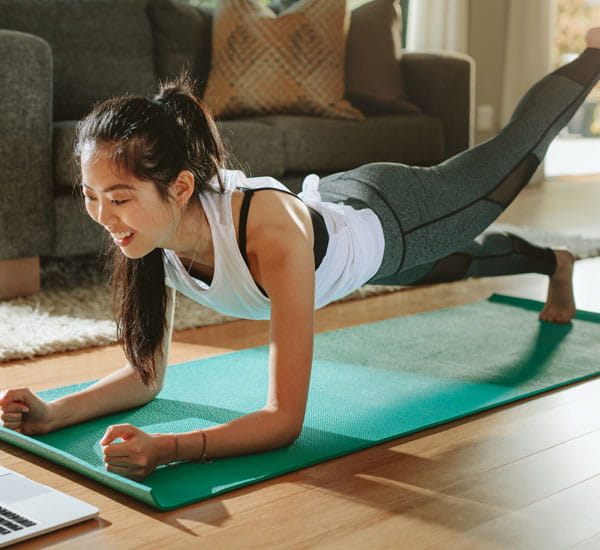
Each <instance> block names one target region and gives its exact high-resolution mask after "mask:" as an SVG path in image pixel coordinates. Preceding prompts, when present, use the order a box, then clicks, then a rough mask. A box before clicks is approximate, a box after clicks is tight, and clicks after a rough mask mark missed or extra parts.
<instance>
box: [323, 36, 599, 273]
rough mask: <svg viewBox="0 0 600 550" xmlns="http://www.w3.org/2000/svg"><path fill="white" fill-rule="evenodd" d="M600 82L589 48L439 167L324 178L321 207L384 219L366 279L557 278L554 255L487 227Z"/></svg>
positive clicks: (374, 169) (372, 168)
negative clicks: (379, 256) (376, 259)
mask: <svg viewBox="0 0 600 550" xmlns="http://www.w3.org/2000/svg"><path fill="white" fill-rule="evenodd" d="M599 77H600V49H594V48H588V49H586V50H585V51H584V52H583V53H582V54H581V55H580V56H579V57H578V58H577V59H575V60H574V61H572V62H571V63H569V64H567V65H564V66H563V67H561V68H560V69H558V70H557V71H555V72H553V73H552V74H550V75H548V76H546V77H544V78H543V79H542V80H540V81H539V82H538V83H537V84H535V85H534V86H533V87H532V88H531V89H530V90H529V91H528V92H527V93H526V94H525V96H524V97H523V98H522V100H521V102H520V103H519V105H518V106H517V108H516V110H515V112H514V114H513V116H512V118H511V120H510V122H509V123H508V124H507V125H506V126H505V127H504V128H503V129H502V130H501V131H500V133H499V134H498V135H497V136H495V137H493V138H492V139H490V140H488V141H486V142H485V143H482V144H481V145H478V146H477V147H473V148H472V149H469V150H467V151H463V152H462V153H459V154H458V155H456V156H454V157H452V158H450V159H448V160H446V161H444V162H442V163H441V164H438V165H437V166H432V167H411V166H406V165H403V164H396V163H374V164H368V165H365V166H361V167H359V168H356V169H354V170H350V171H347V172H342V173H338V174H333V175H331V176H327V177H325V178H323V179H322V180H321V183H320V185H319V191H320V193H321V197H322V199H323V200H324V201H328V202H343V203H345V204H349V205H350V206H352V207H354V208H357V209H361V208H371V209H372V210H374V211H375V212H376V214H377V215H378V216H379V218H380V220H381V222H382V225H383V231H384V236H385V253H384V259H383V262H382V265H381V267H380V269H379V271H378V272H377V274H376V275H375V276H374V277H373V278H372V279H371V281H370V282H371V283H377V284H398V285H410V284H425V283H434V282H443V281H455V280H459V279H462V278H467V277H486V276H495V275H509V274H517V273H527V272H532V273H545V274H547V275H551V274H552V273H553V272H554V270H555V268H556V260H555V257H554V254H553V252H552V251H551V250H550V249H545V248H539V247H537V246H534V245H532V244H530V243H528V242H526V241H524V240H523V239H521V238H518V237H516V236H514V235H509V234H507V233H498V232H490V231H487V232H486V231H485V229H486V228H487V227H488V226H489V225H490V224H492V223H493V222H494V220H496V218H497V217H498V216H499V215H500V214H501V213H502V211H503V210H504V209H505V208H506V207H507V206H508V205H509V204H510V203H511V202H512V201H513V199H514V198H515V197H516V196H517V194H518V193H519V191H521V189H523V187H524V186H525V185H526V184H527V182H528V181H529V179H530V178H531V176H532V175H533V173H534V172H535V170H536V168H537V167H538V166H539V164H540V162H541V161H542V159H543V157H544V155H545V153H546V151H547V149H548V146H549V145H550V143H551V141H552V140H553V139H554V137H555V136H556V135H557V134H558V132H559V131H560V130H561V129H562V128H563V127H564V126H565V125H566V124H567V122H568V121H569V120H570V119H571V117H572V116H573V115H574V114H575V111H576V110H577V108H578V107H579V106H580V105H581V103H583V101H584V100H585V98H586V96H587V95H588V93H589V92H590V90H591V89H592V88H593V86H594V85H595V83H596V82H597V81H598V79H599ZM482 232H483V233H482Z"/></svg>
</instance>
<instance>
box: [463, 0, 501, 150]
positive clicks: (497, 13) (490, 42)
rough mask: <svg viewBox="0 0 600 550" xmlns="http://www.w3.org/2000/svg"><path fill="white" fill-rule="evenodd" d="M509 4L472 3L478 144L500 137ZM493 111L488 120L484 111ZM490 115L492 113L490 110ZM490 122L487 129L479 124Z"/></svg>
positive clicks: (471, 40) (496, 0)
mask: <svg viewBox="0 0 600 550" xmlns="http://www.w3.org/2000/svg"><path fill="white" fill-rule="evenodd" d="M507 4H508V2H507V0H471V2H470V9H469V52H468V53H469V55H471V56H472V57H473V58H474V59H475V71H476V79H475V106H476V107H475V128H476V131H475V143H481V142H482V141H484V140H486V139H487V138H489V137H491V136H493V135H494V134H496V133H497V131H498V129H499V127H498V124H499V123H498V118H499V117H498V115H499V112H500V102H501V93H502V74H503V67H504V36H505V33H506V15H507V9H508V6H507ZM481 106H490V107H491V109H492V111H491V112H488V115H487V116H486V113H485V108H484V109H483V112H482V107H481ZM488 111H489V110H488ZM486 118H490V120H489V122H491V125H490V126H489V128H488V129H478V123H482V122H484V123H485V122H486V120H485V119H486Z"/></svg>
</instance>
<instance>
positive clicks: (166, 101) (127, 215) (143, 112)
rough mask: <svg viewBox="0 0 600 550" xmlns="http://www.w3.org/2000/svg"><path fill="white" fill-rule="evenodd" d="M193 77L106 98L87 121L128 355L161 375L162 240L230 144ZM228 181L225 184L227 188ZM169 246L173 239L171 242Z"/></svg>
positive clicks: (214, 173)
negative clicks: (154, 90)
mask: <svg viewBox="0 0 600 550" xmlns="http://www.w3.org/2000/svg"><path fill="white" fill-rule="evenodd" d="M193 89H194V87H193V83H192V82H191V80H190V79H189V77H188V76H187V75H185V74H184V75H182V76H181V77H179V78H178V79H177V80H176V81H174V82H171V83H167V84H164V85H162V86H161V88H160V90H159V93H158V94H157V95H156V96H155V97H154V98H153V99H149V98H144V97H139V96H125V97H118V98H114V99H109V100H107V101H104V102H103V103H101V104H100V105H98V106H97V107H95V108H94V110H93V111H92V112H91V113H90V114H89V115H87V116H86V117H85V118H84V119H83V120H82V121H81V122H80V123H79V124H78V128H77V139H76V143H75V156H76V158H77V159H78V160H79V162H80V165H81V176H82V178H81V184H82V188H83V192H84V195H85V202H86V209H87V211H88V213H89V214H90V216H91V217H92V218H93V219H94V220H95V221H96V222H98V223H100V224H101V225H102V226H103V227H104V228H105V229H106V230H107V231H109V232H110V233H111V236H112V237H113V241H114V242H115V244H117V245H118V247H119V249H120V250H121V251H122V252H123V254H121V253H119V249H115V250H114V253H113V263H114V265H113V306H114V309H115V314H116V317H117V325H118V329H119V333H120V336H121V339H122V341H123V345H124V348H125V354H126V356H127V358H128V360H129V362H130V363H131V364H132V366H133V367H134V368H136V369H137V370H138V372H139V373H140V376H141V378H142V380H143V381H144V382H145V383H147V384H150V383H152V382H154V381H155V372H156V359H157V352H159V351H160V350H161V348H162V346H163V340H164V334H165V312H166V303H167V292H166V288H165V281H164V279H165V274H164V266H163V254H162V248H163V247H164V246H167V245H168V243H169V239H168V236H169V231H174V230H175V228H176V225H177V224H176V223H173V221H175V222H177V217H178V216H179V215H181V214H182V213H183V212H185V210H186V209H187V208H188V202H189V205H193V204H194V203H198V202H199V193H200V192H202V191H204V190H206V189H207V188H208V184H209V182H210V181H211V180H213V178H215V177H217V179H218V181H219V182H220V178H219V169H220V168H221V167H222V165H223V148H222V144H221V140H220V137H219V134H218V132H217V129H216V126H215V123H214V121H213V120H212V118H211V116H210V115H209V114H208V113H207V111H206V110H205V109H204V107H203V106H202V103H201V102H200V101H199V100H198V99H197V98H196V97H195V95H194V91H193ZM221 187H222V186H221ZM163 245H164V246H163Z"/></svg>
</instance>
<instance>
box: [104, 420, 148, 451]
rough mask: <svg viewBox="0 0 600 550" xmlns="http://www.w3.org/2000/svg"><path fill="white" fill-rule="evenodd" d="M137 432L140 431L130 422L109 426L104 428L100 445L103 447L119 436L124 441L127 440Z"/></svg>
mask: <svg viewBox="0 0 600 550" xmlns="http://www.w3.org/2000/svg"><path fill="white" fill-rule="evenodd" d="M138 433H140V430H138V429H137V428H136V427H135V426H132V425H131V424H115V425H114V426H109V427H108V428H107V429H106V432H105V433H104V436H103V437H102V439H101V440H100V445H102V446H103V447H104V446H106V445H108V444H109V443H111V442H113V441H114V440H115V439H119V438H121V439H123V440H124V441H127V440H128V439H131V438H132V437H134V436H135V435H137V434H138Z"/></svg>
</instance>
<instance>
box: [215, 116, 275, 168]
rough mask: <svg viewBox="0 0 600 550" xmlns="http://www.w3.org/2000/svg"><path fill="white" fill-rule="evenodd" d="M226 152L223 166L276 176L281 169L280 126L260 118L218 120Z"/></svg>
mask: <svg viewBox="0 0 600 550" xmlns="http://www.w3.org/2000/svg"><path fill="white" fill-rule="evenodd" d="M217 127H218V128H219V130H220V132H221V136H222V138H223V142H224V144H225V150H226V151H227V153H228V159H227V166H228V167H229V168H238V169H240V170H243V171H244V172H245V173H246V175H247V176H272V177H274V178H277V177H280V176H281V175H282V174H283V173H284V172H285V171H286V166H285V151H284V148H283V144H284V137H283V134H284V132H283V129H282V128H279V127H277V126H274V125H272V124H265V123H264V122H263V121H262V119H252V118H249V119H239V120H220V121H217Z"/></svg>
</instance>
